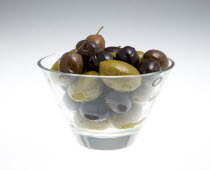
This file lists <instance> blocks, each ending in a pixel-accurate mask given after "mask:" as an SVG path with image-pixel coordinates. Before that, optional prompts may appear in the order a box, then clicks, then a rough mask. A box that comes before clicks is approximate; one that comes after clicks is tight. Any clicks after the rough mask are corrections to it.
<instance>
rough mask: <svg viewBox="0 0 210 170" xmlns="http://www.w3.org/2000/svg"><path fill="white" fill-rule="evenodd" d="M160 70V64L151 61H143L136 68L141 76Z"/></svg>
mask: <svg viewBox="0 0 210 170" xmlns="http://www.w3.org/2000/svg"><path fill="white" fill-rule="evenodd" d="M160 69H161V68H160V64H159V63H158V62H157V61H155V60H152V59H145V60H143V61H142V62H141V63H140V64H139V66H138V70H139V72H140V73H141V74H146V73H152V72H157V71H160Z"/></svg>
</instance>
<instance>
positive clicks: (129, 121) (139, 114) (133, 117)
mask: <svg viewBox="0 0 210 170" xmlns="http://www.w3.org/2000/svg"><path fill="white" fill-rule="evenodd" d="M143 107H144V106H143V104H138V105H137V104H134V105H133V106H132V108H131V110H130V111H128V112H125V113H120V114H116V113H113V114H112V115H111V116H110V120H111V122H112V125H113V126H114V127H116V128H118V129H129V128H134V127H135V126H138V125H140V124H141V123H142V122H143V121H144V120H145V118H144V117H143V111H144V109H143Z"/></svg>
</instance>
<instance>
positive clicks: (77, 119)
mask: <svg viewBox="0 0 210 170" xmlns="http://www.w3.org/2000/svg"><path fill="white" fill-rule="evenodd" d="M74 125H75V126H76V127H79V128H82V129H93V130H103V129H107V128H108V127H109V126H110V125H111V123H110V120H109V119H106V120H104V121H98V122H96V121H91V120H88V119H87V118H85V117H84V116H82V115H81V114H80V112H79V111H78V112H77V113H76V114H75V115H74Z"/></svg>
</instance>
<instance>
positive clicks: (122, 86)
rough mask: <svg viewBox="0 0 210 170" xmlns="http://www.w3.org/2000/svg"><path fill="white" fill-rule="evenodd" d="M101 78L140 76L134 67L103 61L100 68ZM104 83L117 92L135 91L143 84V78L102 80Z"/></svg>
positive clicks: (114, 61)
mask: <svg viewBox="0 0 210 170" xmlns="http://www.w3.org/2000/svg"><path fill="white" fill-rule="evenodd" d="M99 74H100V75H101V76H103V75H104V76H122V75H139V74H140V73H139V71H138V70H137V69H136V68H135V67H133V66H132V65H130V64H128V63H125V62H123V61H118V60H107V61H102V62H101V63H100V66H99ZM102 80H103V82H104V83H105V84H106V85H107V86H108V87H110V88H112V89H114V90H117V91H133V90H135V89H136V88H137V87H138V86H140V84H141V77H132V76H131V77H126V76H125V77H120V78H114V77H113V78H102Z"/></svg>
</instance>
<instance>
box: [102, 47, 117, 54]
mask: <svg viewBox="0 0 210 170" xmlns="http://www.w3.org/2000/svg"><path fill="white" fill-rule="evenodd" d="M119 49H120V47H106V48H105V49H104V51H107V52H109V53H110V52H115V53H117V52H118V51H119Z"/></svg>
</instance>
